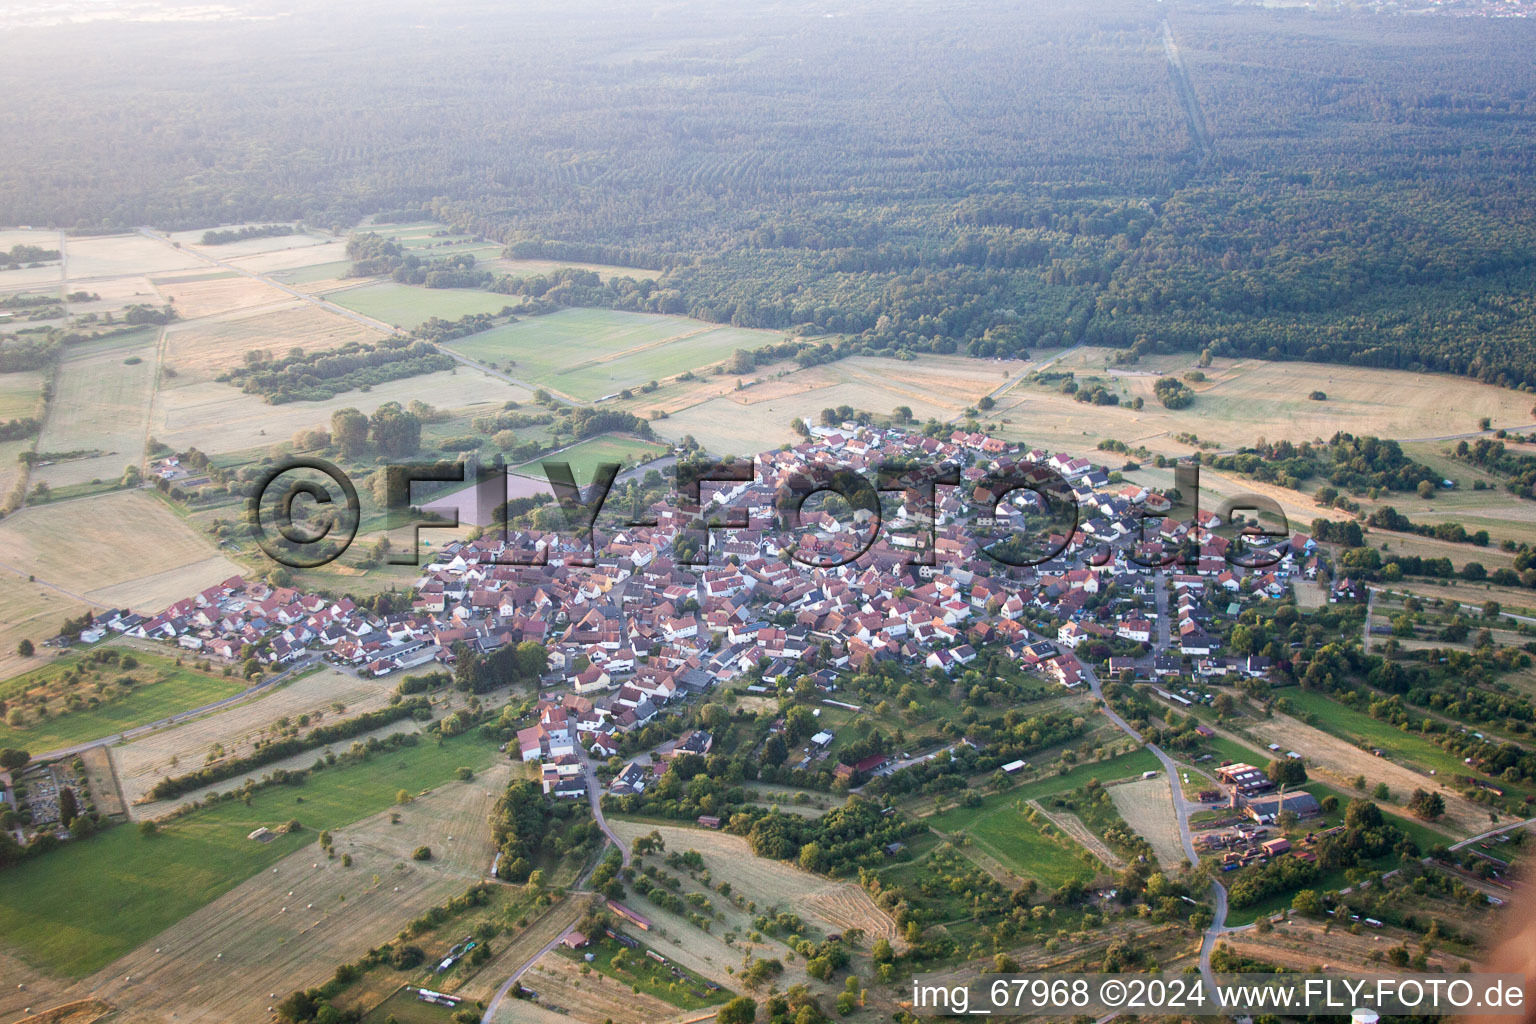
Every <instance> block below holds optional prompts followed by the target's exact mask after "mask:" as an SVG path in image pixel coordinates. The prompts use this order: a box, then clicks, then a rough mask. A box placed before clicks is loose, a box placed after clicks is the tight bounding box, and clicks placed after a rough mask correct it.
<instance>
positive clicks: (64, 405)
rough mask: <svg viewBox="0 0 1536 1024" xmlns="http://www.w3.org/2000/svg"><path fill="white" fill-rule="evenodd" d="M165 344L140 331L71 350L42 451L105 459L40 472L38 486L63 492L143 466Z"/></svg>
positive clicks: (76, 461)
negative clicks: (158, 352) (158, 359)
mask: <svg viewBox="0 0 1536 1024" xmlns="http://www.w3.org/2000/svg"><path fill="white" fill-rule="evenodd" d="M158 339H159V335H158V332H157V331H154V330H148V331H135V332H134V333H132V334H128V335H124V336H122V337H116V338H105V339H102V340H100V341H87V342H80V343H79V344H76V345H71V346H70V347H69V348H68V349H66V350H65V354H64V358H63V360H62V362H61V363H60V366H59V375H58V381H57V383H56V385H55V393H54V397H53V400H52V401H51V402H49V403H48V417H47V419H46V420H45V421H44V423H43V430H42V433H41V434H40V435H39V437H38V440H37V450H38V451H39V452H74V451H96V450H99V451H101V452H103V453H105V454H102V455H100V456H97V457H94V458H85V459H73V460H69V461H61V462H58V463H55V464H54V465H51V466H39V467H38V468H37V469H35V470H34V471H33V474H32V479H33V483H34V484H35V483H37V482H39V481H41V482H45V483H47V484H48V486H49V487H52V488H55V489H57V488H59V487H67V486H70V485H72V484H81V483H87V482H89V481H91V480H93V479H101V480H107V481H111V480H116V479H118V478H119V477H121V476H122V475H123V470H124V469H125V468H126V467H128V466H137V465H139V464H140V463H142V462H143V460H144V442H145V436H146V435H145V428H146V425H147V424H148V421H149V404H150V398H151V396H152V395H153V394H154V388H155V349H156V345H157V344H158Z"/></svg>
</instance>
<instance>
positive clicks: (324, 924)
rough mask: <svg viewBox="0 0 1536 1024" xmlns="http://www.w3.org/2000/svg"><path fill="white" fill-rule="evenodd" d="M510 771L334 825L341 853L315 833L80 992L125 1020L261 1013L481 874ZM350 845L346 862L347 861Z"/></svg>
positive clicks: (259, 1017) (244, 1017)
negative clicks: (394, 813)
mask: <svg viewBox="0 0 1536 1024" xmlns="http://www.w3.org/2000/svg"><path fill="white" fill-rule="evenodd" d="M506 775H507V769H506V767H505V766H499V767H497V768H495V769H493V770H491V771H487V772H485V773H483V774H482V775H480V776H479V777H478V778H476V779H475V780H474V781H472V782H468V783H459V782H452V783H447V784H444V785H442V786H441V787H439V788H438V789H437V790H435V791H433V792H432V793H431V794H429V795H427V796H424V797H421V798H418V799H417V800H416V801H415V802H413V803H411V804H409V805H406V806H404V807H401V808H399V810H398V813H399V814H400V816H401V820H400V822H399V824H391V823H390V821H389V817H390V812H384V813H380V814H375V815H372V816H371V817H368V818H364V819H362V820H361V821H358V822H357V823H356V824H353V825H348V826H345V827H341V828H334V829H332V832H331V834H332V837H333V839H334V842H335V848H336V851H337V855H338V859H336V860H327V859H326V857H325V855H324V854H322V853H321V852H320V849H319V845H318V843H316V842H315V841H314V833H313V832H310V833H308V836H309V842H308V844H307V845H305V846H304V847H303V848H301V849H299V850H297V851H296V852H294V853H291V854H290V855H288V856H287V857H286V858H284V859H283V860H281V861H279V862H278V863H277V864H275V865H274V866H273V868H268V869H266V870H263V871H261V873H260V874H257V875H255V876H253V877H252V878H250V879H249V880H248V881H246V882H244V883H243V884H241V885H239V886H237V887H236V888H235V889H233V890H232V891H230V892H229V893H227V894H225V895H224V896H221V897H219V898H218V899H217V900H215V901H213V902H212V903H210V904H208V905H207V906H205V907H203V908H202V909H200V910H198V911H196V912H195V913H193V914H191V915H190V916H188V917H186V918H185V919H183V920H181V921H179V922H177V923H176V924H175V925H173V926H172V927H170V928H169V929H167V930H166V931H164V932H161V933H160V934H158V935H156V936H154V937H153V938H152V939H150V940H148V941H147V942H145V943H144V945H142V946H140V947H139V948H138V949H136V950H134V951H133V952H132V953H130V954H129V955H128V956H126V957H124V958H123V959H121V960H119V961H118V962H116V963H114V964H112V965H111V966H110V967H108V968H106V969H105V970H103V971H101V972H99V973H98V974H96V975H94V976H93V977H91V978H88V979H86V980H85V981H84V982H83V983H82V984H81V986H80V988H81V990H82V991H88V992H91V993H92V994H95V995H97V996H99V997H100V998H103V999H107V1000H108V1001H110V1002H113V1003H116V1004H119V1005H122V1006H124V1007H125V1010H124V1013H125V1016H124V1018H123V1019H124V1020H125V1021H129V1022H140V1021H142V1022H150V1021H154V1022H159V1021H164V1020H168V1019H172V1018H174V1019H175V1020H178V1021H206V1022H210V1024H211V1022H223V1021H231V1020H251V1021H254V1020H264V1019H266V1017H267V1014H266V1010H267V1007H268V1006H270V1005H272V1003H273V1002H274V1000H273V999H272V998H271V997H270V996H269V993H272V992H275V993H277V996H278V998H282V997H283V996H285V995H287V994H288V993H289V992H291V991H293V990H294V989H296V988H304V987H307V986H310V985H316V984H319V983H320V982H322V981H324V980H326V979H327V978H328V977H330V975H331V972H332V971H333V970H334V969H335V966H336V965H337V964H340V963H345V962H348V961H351V960H355V959H357V958H358V956H360V955H361V954H362V953H364V952H365V951H367V950H368V949H369V948H370V947H372V946H376V945H378V944H380V943H382V942H384V941H386V940H387V939H389V938H391V937H393V935H394V934H395V932H397V931H398V930H399V929H400V928H401V927H402V926H403V925H404V924H405V922H406V921H408V920H409V919H411V918H413V917H415V916H417V915H418V914H420V913H422V912H423V911H425V910H427V909H429V908H430V907H433V906H437V905H439V904H441V903H445V902H447V901H448V900H449V899H451V898H452V897H454V896H457V895H459V894H460V893H462V892H463V891H464V890H465V889H467V888H468V887H469V886H470V885H471V884H473V883H474V882H476V881H478V880H479V879H481V878H483V877H484V875H485V873H486V871H487V869H488V868H489V866H490V859H491V856H492V853H493V850H492V847H491V844H490V837H489V835H488V833H487V830H486V828H485V817H486V815H487V814H489V813H490V809H491V805H492V804H494V803H495V800H496V797H497V796H498V795H499V794H500V791H501V789H502V788H503V787H504V786H505V784H506ZM296 813H298V814H299V815H303V814H304V813H305V812H304V809H303V808H302V807H301V808H298V809H297V812H296ZM449 837H452V838H451V839H450V838H449ZM251 845H252V846H255V845H256V844H255V843H252V844H251ZM421 845H429V846H431V848H432V851H433V859H432V860H431V861H428V862H420V861H415V860H412V859H411V852H412V851H413V850H414V849H415V848H416V847H418V846H421ZM343 853H345V854H349V855H351V857H352V865H351V867H343V866H342V865H341V861H340V859H339V858H340V855H341V854H343Z"/></svg>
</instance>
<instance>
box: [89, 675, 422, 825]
mask: <svg viewBox="0 0 1536 1024" xmlns="http://www.w3.org/2000/svg"><path fill="white" fill-rule="evenodd" d="M394 689H395V681H394V680H383V679H365V678H359V677H357V676H353V675H349V674H347V673H345V672H341V671H339V670H337V669H334V668H323V669H321V670H320V671H318V672H315V673H312V674H310V675H307V676H305V677H303V678H302V679H297V680H295V681H293V682H291V683H288V684H287V685H285V686H281V687H279V688H277V689H275V690H268V691H264V692H263V693H260V694H257V695H256V696H254V697H252V698H251V699H250V700H248V701H244V702H242V703H239V704H235V705H233V706H231V707H228V708H224V709H222V710H219V711H216V712H214V713H212V714H209V715H204V716H202V717H201V718H196V719H193V720H192V721H189V722H182V723H179V724H177V725H174V726H171V727H170V728H167V729H161V730H158V731H156V732H152V733H149V734H147V735H145V736H141V737H139V738H137V739H135V740H133V741H132V742H130V743H126V744H122V745H120V746H116V747H113V748H112V762H113V764H114V766H115V767H116V769H117V773H118V778H119V781H120V782H121V785H122V789H123V796H124V798H125V799H126V800H127V801H128V802H129V803H130V804H131V803H135V802H136V801H138V800H139V799H140V798H142V797H143V796H144V794H145V793H147V792H148V791H149V790H150V789H152V788H153V787H154V785H155V783H156V782H158V781H159V780H160V779H161V778H163V777H164V776H166V775H178V774H185V773H187V772H190V771H194V770H196V769H198V768H200V767H202V766H203V765H204V764H206V763H207V758H208V754H209V752H210V751H211V750H212V749H213V746H214V744H219V745H221V746H222V747H223V748H224V753H225V756H226V757H241V756H243V755H245V754H248V753H250V751H251V749H252V748H253V747H254V745H255V742H256V741H257V740H258V739H260V738H262V737H263V736H265V735H267V734H268V732H269V731H272V730H275V729H276V723H277V721H278V720H279V719H281V718H287V719H290V720H293V721H296V720H297V719H298V718H299V716H300V715H309V716H310V725H309V727H308V728H307V729H303V730H301V733H303V732H308V731H312V730H313V729H315V728H317V727H319V726H321V725H332V724H335V723H336V722H339V721H342V720H344V719H346V718H350V717H353V716H356V715H360V714H363V713H365V712H368V711H374V710H377V709H378V708H381V707H384V706H385V705H386V704H388V703H389V695H390V694H391V693H393V692H394ZM338 703H339V704H342V705H343V706H344V708H345V710H343V711H336V710H335V708H334V705H335V704H338ZM302 760H303V761H304V763H312V762H313V761H314V752H313V751H310V752H309V755H308V757H307V758H304V759H302ZM270 772H271V767H270V766H267V767H263V768H262V769H260V770H259V771H258V772H256V773H254V774H255V775H256V776H257V777H259V776H261V775H266V774H269V773H270ZM238 784H239V780H238V779H236V780H233V781H226V782H224V783H221V784H219V785H217V786H215V787H214V788H215V789H219V790H227V789H229V788H231V787H232V786H235V785H238ZM189 799H191V798H190V797H181V798H178V800H177V802H178V803H185V802H187V801H188V800H189ZM164 809H165V808H159V809H158V810H164ZM139 816H141V815H139Z"/></svg>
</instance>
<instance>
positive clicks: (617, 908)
mask: <svg viewBox="0 0 1536 1024" xmlns="http://www.w3.org/2000/svg"><path fill="white" fill-rule="evenodd" d="M604 903H606V904H607V906H608V909H609V910H611V911H613V912H614V913H615V914H618V915H619V916H620V917H622V918H623V919H624V920H626V921H628V922H629V923H631V924H633V925H634V926H635V927H636V928H639V929H640V930H641V931H643V932H648V931H650V930H651V921H650V918H648V917H645V916H644V915H642V914H637V913H635V912H634V911H633V910H630V909H629V908H628V907H626V906H625V905H624V904H622V903H620V902H619V901H618V900H605V901H604Z"/></svg>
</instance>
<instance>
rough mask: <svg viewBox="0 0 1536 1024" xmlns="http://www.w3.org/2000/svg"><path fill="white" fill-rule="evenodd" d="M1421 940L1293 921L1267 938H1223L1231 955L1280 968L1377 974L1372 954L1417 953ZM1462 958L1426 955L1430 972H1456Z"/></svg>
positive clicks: (1250, 933) (1248, 933) (1250, 934)
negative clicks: (1404, 949)
mask: <svg viewBox="0 0 1536 1024" xmlns="http://www.w3.org/2000/svg"><path fill="white" fill-rule="evenodd" d="M1421 938H1422V936H1420V935H1416V934H1414V933H1412V932H1405V931H1402V930H1400V929H1397V928H1390V927H1389V928H1365V929H1362V933H1361V934H1359V935H1351V934H1350V933H1349V930H1348V929H1347V928H1338V927H1336V928H1333V929H1331V930H1330V931H1327V932H1324V931H1323V925H1322V923H1321V922H1318V921H1307V920H1300V919H1297V920H1292V921H1290V922H1287V923H1285V924H1277V925H1275V930H1274V931H1272V932H1270V933H1269V934H1268V935H1260V934H1259V933H1258V932H1257V931H1255V930H1254V929H1252V928H1246V929H1244V930H1243V931H1240V932H1232V933H1230V934H1228V935H1226V936H1224V937H1223V938H1222V940H1221V941H1223V942H1225V943H1227V944H1228V945H1229V946H1231V947H1232V949H1233V950H1234V951H1236V952H1237V953H1240V954H1241V955H1243V956H1251V957H1254V958H1256V959H1259V960H1263V961H1265V962H1267V963H1272V964H1277V965H1279V966H1281V967H1290V968H1295V969H1298V970H1306V969H1308V968H1312V967H1319V966H1326V967H1327V968H1328V969H1329V970H1343V971H1365V972H1376V971H1379V970H1381V965H1380V963H1373V962H1372V961H1371V959H1370V957H1371V954H1372V953H1376V954H1378V955H1380V956H1384V955H1385V954H1386V951H1387V950H1388V949H1391V948H1392V947H1393V946H1396V945H1398V944H1399V943H1402V942H1406V943H1408V946H1409V948H1411V949H1415V950H1416V949H1417V948H1418V944H1419V940H1420V939H1421ZM1463 959H1464V958H1463V957H1462V956H1460V955H1456V954H1451V953H1447V952H1445V951H1443V950H1439V949H1435V950H1432V951H1431V952H1430V954H1429V969H1430V970H1431V971H1455V970H1456V969H1457V968H1458V967H1459V966H1460V965H1461V962H1462V960H1463Z"/></svg>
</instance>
